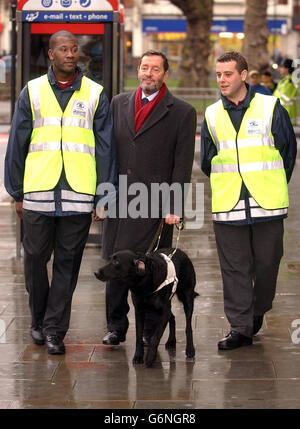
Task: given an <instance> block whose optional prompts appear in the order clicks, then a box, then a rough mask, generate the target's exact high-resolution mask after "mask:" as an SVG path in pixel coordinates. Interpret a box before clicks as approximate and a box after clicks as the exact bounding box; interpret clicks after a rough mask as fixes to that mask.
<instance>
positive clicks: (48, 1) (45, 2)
mask: <svg viewBox="0 0 300 429" xmlns="http://www.w3.org/2000/svg"><path fill="white" fill-rule="evenodd" d="M52 4H53V1H52V0H42V6H44V7H51V6H52Z"/></svg>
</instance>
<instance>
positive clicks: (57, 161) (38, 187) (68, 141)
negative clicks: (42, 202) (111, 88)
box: [24, 75, 103, 195]
mask: <svg viewBox="0 0 300 429" xmlns="http://www.w3.org/2000/svg"><path fill="white" fill-rule="evenodd" d="M102 90H103V87H102V86H101V85H99V84H97V83H96V82H93V81H92V80H90V79H88V78H86V77H83V78H82V81H81V87H80V90H79V91H74V93H73V95H72V97H71V98H70V100H69V102H68V105H67V107H66V109H65V111H64V112H62V110H61V108H60V105H59V103H58V101H57V99H56V97H55V94H54V92H53V90H52V88H51V85H50V83H49V81H48V77H47V75H44V76H42V77H40V78H37V79H34V80H32V81H30V82H28V92H29V98H30V103H31V109H32V118H33V131H32V134H31V141H30V145H29V150H28V155H27V158H26V162H25V174H24V193H28V192H35V191H47V190H50V189H53V188H54V187H55V185H56V184H57V182H58V181H59V178H60V175H61V172H62V168H63V165H64V169H65V173H66V178H67V181H68V183H69V185H70V186H71V188H72V189H73V190H74V191H76V192H78V193H83V194H90V195H95V192H96V161H95V138H94V133H93V118H94V114H95V111H96V109H97V106H98V102H99V97H100V94H101V92H102Z"/></svg>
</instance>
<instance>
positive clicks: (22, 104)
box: [5, 67, 116, 216]
mask: <svg viewBox="0 0 300 429" xmlns="http://www.w3.org/2000/svg"><path fill="white" fill-rule="evenodd" d="M82 77H83V74H82V71H81V69H80V68H79V67H78V76H77V77H76V79H75V81H74V82H73V83H72V85H71V86H68V87H67V88H65V89H62V88H61V87H60V86H59V85H58V83H57V81H56V78H55V76H54V74H53V71H52V68H51V67H50V68H49V70H48V79H49V82H50V85H51V87H52V89H53V92H54V94H55V96H56V98H57V101H58V102H59V104H60V107H61V109H62V110H63V111H64V110H65V108H66V106H67V104H68V101H69V99H70V98H71V96H72V95H73V93H74V91H75V90H79V89H80V86H81V80H82ZM93 129H94V135H95V157H96V168H97V185H98V184H100V183H105V182H109V183H113V184H115V183H116V171H115V147H114V142H113V121H112V115H111V111H110V106H109V101H108V99H107V97H106V95H105V93H104V90H103V91H102V93H101V95H100V99H99V103H98V107H97V110H96V112H95V116H94V127H93ZM31 133H32V112H31V106H30V100H29V95H28V87H27V85H26V86H25V87H24V88H23V90H22V91H21V93H20V96H19V98H18V101H17V103H16V108H15V112H14V116H13V120H12V124H11V130H10V135H9V140H8V145H7V151H6V158H5V187H6V190H7V192H8V193H9V194H10V195H11V196H12V197H13V199H14V200H15V201H23V178H24V169H25V160H26V156H27V153H28V146H29V143H30V137H31ZM62 189H64V190H71V188H70V186H69V184H68V182H67V180H66V177H65V173H64V169H63V171H62V173H61V177H60V180H59V182H58V183H57V185H56V187H55V202H56V210H55V212H51V213H47V212H43V214H48V215H54V216H64V215H69V214H78V213H79V212H62V211H61V210H60V191H61V190H62ZM101 197H102V196H101V195H98V196H96V197H95V205H96V203H97V202H98V201H99V199H101Z"/></svg>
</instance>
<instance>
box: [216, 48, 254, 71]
mask: <svg viewBox="0 0 300 429" xmlns="http://www.w3.org/2000/svg"><path fill="white" fill-rule="evenodd" d="M229 61H235V62H236V69H237V70H238V72H239V73H242V71H243V70H247V71H248V63H247V61H246V58H245V57H243V55H241V54H240V53H239V52H237V51H229V52H225V54H223V55H221V56H220V57H219V58H218V59H217V63H228V62H229Z"/></svg>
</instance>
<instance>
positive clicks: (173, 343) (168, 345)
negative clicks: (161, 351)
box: [165, 340, 176, 350]
mask: <svg viewBox="0 0 300 429" xmlns="http://www.w3.org/2000/svg"><path fill="white" fill-rule="evenodd" d="M165 349H167V350H170V349H176V340H173V341H167V342H166V344H165Z"/></svg>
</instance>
